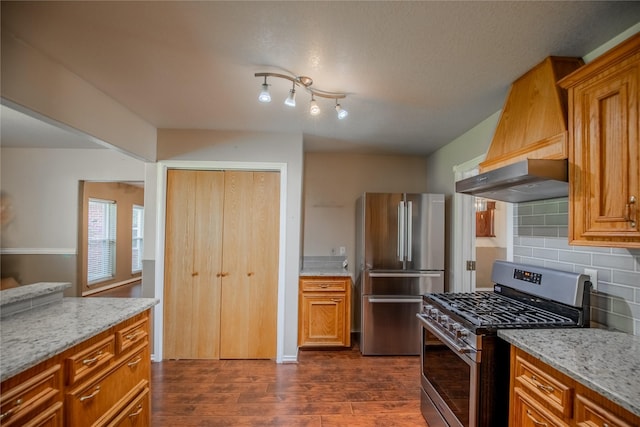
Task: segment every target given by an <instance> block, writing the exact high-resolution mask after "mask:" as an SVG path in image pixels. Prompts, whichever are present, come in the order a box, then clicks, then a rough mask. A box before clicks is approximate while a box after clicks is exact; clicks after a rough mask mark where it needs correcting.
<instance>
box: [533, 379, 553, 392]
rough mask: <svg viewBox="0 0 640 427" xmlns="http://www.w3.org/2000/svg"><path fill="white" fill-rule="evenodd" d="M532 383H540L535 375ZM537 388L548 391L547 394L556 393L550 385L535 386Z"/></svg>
mask: <svg viewBox="0 0 640 427" xmlns="http://www.w3.org/2000/svg"><path fill="white" fill-rule="evenodd" d="M531 381H533V382H535V383H537V382H538V377H537V376H535V375H531ZM535 386H536V387H538V388H539V389H540V390H542V391H546V392H547V393H553V392H554V391H555V389H554V388H553V387H551V386H550V385H544V384H535Z"/></svg>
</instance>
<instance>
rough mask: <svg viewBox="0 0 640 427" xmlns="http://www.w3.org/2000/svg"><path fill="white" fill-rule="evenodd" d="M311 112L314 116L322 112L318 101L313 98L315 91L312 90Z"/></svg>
mask: <svg viewBox="0 0 640 427" xmlns="http://www.w3.org/2000/svg"><path fill="white" fill-rule="evenodd" d="M309 114H311V115H312V116H317V115H318V114H320V107H318V103H317V102H316V100H315V99H314V98H313V92H311V102H310V103H309Z"/></svg>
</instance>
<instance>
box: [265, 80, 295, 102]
mask: <svg viewBox="0 0 640 427" xmlns="http://www.w3.org/2000/svg"><path fill="white" fill-rule="evenodd" d="M265 79H266V77H265ZM284 105H288V106H289V107H295V106H296V82H293V87H292V88H291V90H289V96H287V99H285V100H284Z"/></svg>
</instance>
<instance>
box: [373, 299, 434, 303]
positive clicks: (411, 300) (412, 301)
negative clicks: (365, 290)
mask: <svg viewBox="0 0 640 427" xmlns="http://www.w3.org/2000/svg"><path fill="white" fill-rule="evenodd" d="M369 302H390V303H398V302H399V303H407V304H408V303H412V304H414V303H416V302H422V298H369Z"/></svg>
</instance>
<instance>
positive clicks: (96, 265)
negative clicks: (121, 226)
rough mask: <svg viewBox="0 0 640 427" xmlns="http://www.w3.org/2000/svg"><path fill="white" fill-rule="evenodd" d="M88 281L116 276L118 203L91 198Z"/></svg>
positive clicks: (94, 281) (99, 280)
mask: <svg viewBox="0 0 640 427" xmlns="http://www.w3.org/2000/svg"><path fill="white" fill-rule="evenodd" d="M88 220H89V223H88V225H89V226H88V233H87V236H88V247H87V252H88V257H87V283H88V284H93V283H97V282H101V281H103V280H108V279H111V278H113V277H114V275H115V272H116V203H115V202H114V201H111V200H100V199H89V216H88Z"/></svg>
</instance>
